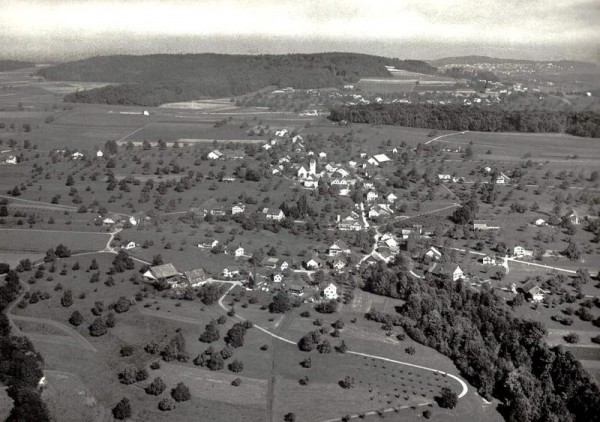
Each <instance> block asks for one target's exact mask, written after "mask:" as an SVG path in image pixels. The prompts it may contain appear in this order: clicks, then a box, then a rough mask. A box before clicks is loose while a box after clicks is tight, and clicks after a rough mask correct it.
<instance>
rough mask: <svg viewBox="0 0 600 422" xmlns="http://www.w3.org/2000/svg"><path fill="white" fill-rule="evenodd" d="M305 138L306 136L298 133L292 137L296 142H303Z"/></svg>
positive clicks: (293, 141)
mask: <svg viewBox="0 0 600 422" xmlns="http://www.w3.org/2000/svg"><path fill="white" fill-rule="evenodd" d="M303 140H304V138H302V136H300V135H296V136H294V137H293V138H292V143H293V144H295V143H296V142H302V141H303Z"/></svg>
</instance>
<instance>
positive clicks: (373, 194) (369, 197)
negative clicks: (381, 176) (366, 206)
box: [367, 190, 379, 202]
mask: <svg viewBox="0 0 600 422" xmlns="http://www.w3.org/2000/svg"><path fill="white" fill-rule="evenodd" d="M377 198H379V195H378V194H377V192H375V191H374V190H372V191H369V192H367V202H371V201H374V200H376V199H377Z"/></svg>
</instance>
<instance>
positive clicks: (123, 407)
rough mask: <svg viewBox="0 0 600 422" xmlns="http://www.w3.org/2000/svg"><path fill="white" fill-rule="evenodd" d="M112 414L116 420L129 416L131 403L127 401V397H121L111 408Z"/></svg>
mask: <svg viewBox="0 0 600 422" xmlns="http://www.w3.org/2000/svg"><path fill="white" fill-rule="evenodd" d="M112 414H113V416H114V418H115V419H118V420H123V419H127V418H129V417H131V403H130V402H129V399H128V398H127V397H123V399H122V400H121V401H120V402H119V403H117V405H116V406H115V407H114V408H113V410H112Z"/></svg>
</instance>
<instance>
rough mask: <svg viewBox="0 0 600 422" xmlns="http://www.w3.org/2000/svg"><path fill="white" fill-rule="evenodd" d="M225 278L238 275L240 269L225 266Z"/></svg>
mask: <svg viewBox="0 0 600 422" xmlns="http://www.w3.org/2000/svg"><path fill="white" fill-rule="evenodd" d="M222 275H223V277H224V278H232V277H236V276H238V275H240V270H238V269H234V268H232V269H229V268H223V273H222Z"/></svg>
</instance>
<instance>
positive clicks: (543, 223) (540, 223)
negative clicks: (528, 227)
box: [534, 218, 548, 227]
mask: <svg viewBox="0 0 600 422" xmlns="http://www.w3.org/2000/svg"><path fill="white" fill-rule="evenodd" d="M534 224H535V225H536V226H538V227H540V226H547V225H548V223H546V220H544V219H543V218H538V219H537V220H535V223H534Z"/></svg>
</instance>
